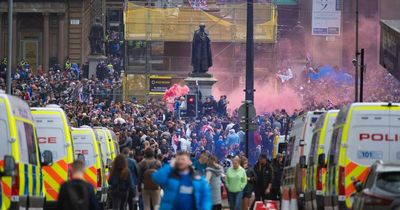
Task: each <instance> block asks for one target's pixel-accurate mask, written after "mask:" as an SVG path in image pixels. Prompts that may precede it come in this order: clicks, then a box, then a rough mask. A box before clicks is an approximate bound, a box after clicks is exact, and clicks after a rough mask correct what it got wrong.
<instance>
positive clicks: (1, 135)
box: [0, 119, 10, 159]
mask: <svg viewBox="0 0 400 210" xmlns="http://www.w3.org/2000/svg"><path fill="white" fill-rule="evenodd" d="M9 139H10V129H9V127H8V125H7V122H6V121H4V120H3V119H0V140H1V142H2V143H1V144H2V146H1V147H0V158H1V159H2V158H3V157H4V155H7V154H10V152H9V148H10V144H9V142H8V140H9Z"/></svg>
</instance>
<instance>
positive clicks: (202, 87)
mask: <svg viewBox="0 0 400 210" xmlns="http://www.w3.org/2000/svg"><path fill="white" fill-rule="evenodd" d="M192 76H193V75H190V76H189V77H187V78H186V79H185V82H186V83H187V84H188V86H189V88H190V93H191V94H196V93H197V90H199V91H200V92H201V96H202V98H201V100H202V101H203V102H204V101H205V99H206V97H208V96H211V95H212V86H213V85H214V84H215V83H216V82H218V80H217V79H215V78H214V77H213V76H212V75H211V76H209V77H192Z"/></svg>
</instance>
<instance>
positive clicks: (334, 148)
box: [329, 127, 343, 165]
mask: <svg viewBox="0 0 400 210" xmlns="http://www.w3.org/2000/svg"><path fill="white" fill-rule="evenodd" d="M342 129H343V128H342V127H340V128H337V129H335V130H334V131H333V134H332V143H331V150H330V153H329V155H330V157H329V158H330V162H331V163H333V164H335V165H337V161H338V159H339V150H340V149H339V147H340V143H341V138H342Z"/></svg>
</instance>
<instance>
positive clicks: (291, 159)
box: [282, 111, 324, 209]
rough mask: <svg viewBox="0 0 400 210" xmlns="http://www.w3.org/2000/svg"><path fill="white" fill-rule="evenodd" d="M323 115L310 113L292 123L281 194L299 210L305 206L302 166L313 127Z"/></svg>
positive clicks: (318, 112)
mask: <svg viewBox="0 0 400 210" xmlns="http://www.w3.org/2000/svg"><path fill="white" fill-rule="evenodd" d="M323 113H324V112H322V111H310V112H307V113H305V114H303V115H300V116H298V117H297V118H296V119H295V121H294V125H293V128H292V131H291V132H290V137H289V141H288V145H287V148H286V157H285V162H284V164H285V166H284V169H283V180H282V192H283V193H289V194H290V195H291V198H292V199H291V200H293V201H296V202H298V204H290V205H291V206H294V205H299V207H301V209H303V208H304V205H305V204H304V190H305V185H306V172H307V171H306V168H305V167H304V166H305V165H306V160H307V156H308V154H309V151H310V145H311V144H310V143H311V139H312V134H313V129H314V126H315V124H316V122H317V120H318V118H319V117H320V116H321V115H322V114H323ZM297 195H298V197H297ZM285 196H286V195H285ZM287 196H288V195H287ZM296 208H297V207H296Z"/></svg>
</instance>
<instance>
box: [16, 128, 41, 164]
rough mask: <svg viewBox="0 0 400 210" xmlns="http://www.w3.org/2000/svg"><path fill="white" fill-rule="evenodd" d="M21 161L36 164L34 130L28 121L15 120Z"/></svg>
mask: <svg viewBox="0 0 400 210" xmlns="http://www.w3.org/2000/svg"><path fill="white" fill-rule="evenodd" d="M17 128H18V138H19V148H20V156H21V162H23V163H30V164H33V165H37V163H38V160H37V149H36V142H35V141H36V139H35V131H34V129H33V126H32V125H30V124H29V123H25V122H22V121H17Z"/></svg>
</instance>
